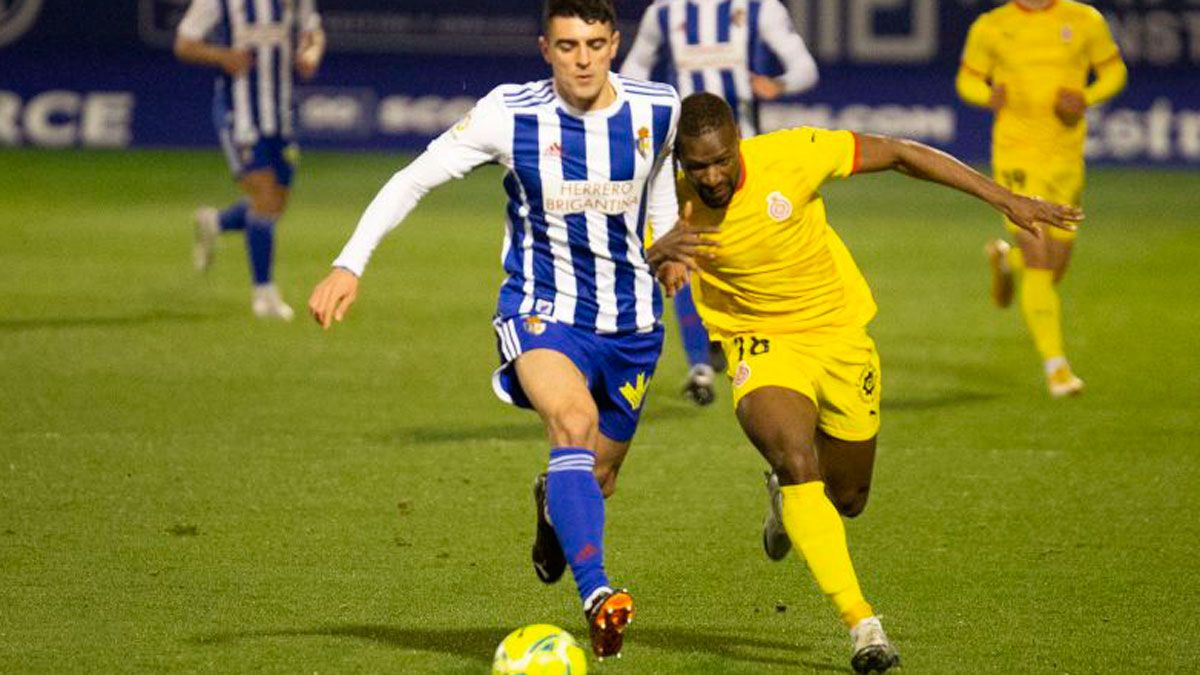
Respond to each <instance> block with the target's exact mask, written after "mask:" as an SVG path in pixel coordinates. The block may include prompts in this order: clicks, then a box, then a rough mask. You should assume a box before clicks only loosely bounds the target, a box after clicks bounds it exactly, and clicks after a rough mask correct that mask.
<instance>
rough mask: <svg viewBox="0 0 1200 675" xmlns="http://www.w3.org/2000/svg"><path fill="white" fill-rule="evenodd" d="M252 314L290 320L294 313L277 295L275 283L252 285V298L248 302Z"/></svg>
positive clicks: (263, 317) (277, 290)
mask: <svg viewBox="0 0 1200 675" xmlns="http://www.w3.org/2000/svg"><path fill="white" fill-rule="evenodd" d="M250 308H251V309H252V310H254V316H257V317H258V318H260V319H281V320H283V321H291V320H292V318H293V317H295V316H296V313H295V312H293V311H292V308H291V307H289V306H288V304H287V303H286V302H284V301H283V298H282V297H280V295H279V289H278V288H276V287H275V284H262V285H261V286H255V287H254V298H253V300H252V301H251V303H250Z"/></svg>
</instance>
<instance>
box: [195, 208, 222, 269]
mask: <svg viewBox="0 0 1200 675" xmlns="http://www.w3.org/2000/svg"><path fill="white" fill-rule="evenodd" d="M220 219H221V213H220V211H217V210H216V209H214V208H213V207H211V206H202V207H200V208H198V209H196V212H195V213H193V214H192V221H193V222H194V223H195V226H196V227H195V230H196V240H195V242H194V243H193V244H192V266H193V267H195V268H196V271H197V272H205V271H207V270H208V268H209V267H212V264H213V258H215V257H216V256H217V236H218V235H220V234H221V222H220Z"/></svg>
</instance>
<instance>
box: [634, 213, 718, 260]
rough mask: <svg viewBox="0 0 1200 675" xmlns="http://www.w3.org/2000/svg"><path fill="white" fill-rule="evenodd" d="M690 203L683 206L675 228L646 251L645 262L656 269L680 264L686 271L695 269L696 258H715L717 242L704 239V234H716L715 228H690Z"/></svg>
mask: <svg viewBox="0 0 1200 675" xmlns="http://www.w3.org/2000/svg"><path fill="white" fill-rule="evenodd" d="M692 210H693V208H692V202H691V201H690V200H689V201H687V202H686V203H684V205H683V213H682V214H680V217H679V220H677V221H676V222H675V228H674V229H672V230H671V231H670V232H668V233H666V234H664V235H663V236H662V237H661V238H659V239H657V240H655V242H654V244H653V245H652V246H650V248H649V249H648V250H647V251H646V260H647V262H649V263H650V266H651V267H654V268H657V267H659V266H660V265H662V264H663V263H665V262H668V261H673V262H677V263H682V264H683V265H684V266H685V267H686V268H687V269H692V270H694V269H696V268H697V266H698V265H697V263H696V259H697V258H704V259H707V260H712V259H713V258H715V257H716V252H715V250H714V249H715V248H716V247H717V242H715V241H713V240H711V239H708V238H706V237H705V236H704V235H706V234H715V233H716V232H718V229H717V228H716V227H693V226H692V221H691V218H692Z"/></svg>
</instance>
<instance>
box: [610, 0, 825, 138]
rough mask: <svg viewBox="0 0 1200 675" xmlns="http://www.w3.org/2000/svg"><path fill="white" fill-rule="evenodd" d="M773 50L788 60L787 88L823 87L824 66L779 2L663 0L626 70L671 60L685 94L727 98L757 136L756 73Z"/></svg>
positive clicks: (631, 72) (635, 73)
mask: <svg viewBox="0 0 1200 675" xmlns="http://www.w3.org/2000/svg"><path fill="white" fill-rule="evenodd" d="M768 50H769V51H768ZM768 53H770V54H773V55H774V56H776V57H777V58H778V59H779V61H780V62H781V63H782V64H783V67H784V70H783V73H782V75H780V76H779V79H780V80H781V83H782V84H783V89H784V92H785V93H789V94H794V93H797V92H800V91H804V90H805V89H808V88H810V87H812V86H813V85H814V84H816V82H817V64H816V62H815V61H814V60H813V57H812V55H811V54H809V52H808V48H807V47H806V46H805V45H804V40H803V39H802V38H801V37H800V35H799V34H798V33H796V29H795V27H794V26H793V25H792V19H791V16H790V15H789V14H788V11H787V9H786V8H785V7H784V6H783V5H782V4H781V3H780V2H779V0H656V1H655V2H654V4H652V5H651V6H650V7H649V9H647V10H646V13H645V15H644V16H643V17H642V23H641V26H640V27H639V28H638V34H637V39H636V40H635V41H634V43H633V47H632V48H631V49H630V50H629V54H628V55H627V56H626V57H625V62H624V63H623V64H622V65H621V74H623V75H628V76H631V77H638V78H643V79H645V78H649V77H650V76H651V72H652V71H653V70H654V69H655V66H656V64H666V66H667V69H666V70H667V81H668V82H671V83H673V84H675V86H676V87H677V88H678V89H679V94H680V96H683V97H687V96H688V95H690V94H693V93H695V92H699V91H703V92H709V93H712V94H716V95H717V96H721V97H723V98H724V99H725V101H726V102H727V103H729V106H730V107H731V108H733V114H734V118H735V119H736V120H737V121H738V125H739V127H740V128H741V131H742V136H743V137H746V138H749V137H750V136H753V135H755V134H757V133H758V132H759V129H758V107H757V103H756V101H755V98H754V92H753V90H752V89H751V88H750V76H751V74H752V73H754V72H757V71H758V69H759V68H760V62H761V61H762V60H763V59H764V57H765V55H766V54H768Z"/></svg>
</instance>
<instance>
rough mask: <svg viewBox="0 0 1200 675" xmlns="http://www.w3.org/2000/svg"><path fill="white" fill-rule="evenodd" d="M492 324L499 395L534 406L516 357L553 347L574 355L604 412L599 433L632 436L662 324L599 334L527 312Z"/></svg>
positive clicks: (619, 438)
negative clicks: (515, 363)
mask: <svg viewBox="0 0 1200 675" xmlns="http://www.w3.org/2000/svg"><path fill="white" fill-rule="evenodd" d="M493 325H494V326H495V328H496V347H497V349H498V350H499V352H500V368H498V369H497V370H496V373H495V374H494V375H493V376H492V388H493V389H494V390H495V392H496V396H498V397H499V398H500V400H502V401H504V402H505V403H511V404H513V405H515V406H518V407H521V408H532V407H533V406H532V405H531V404H530V403H529V399H528V398H526V396H525V392H524V391H523V390H522V389H521V383H520V381H519V380H518V379H517V372H516V368H514V367H513V365H512V362H513V361H515V360H516V358H517V357H518V356H520V355H521V354H523V353H524V352H527V351H529V350H531V349H551V350H553V351H556V352H558V353H560V354H562V355H563V356H566V357H567V358H569V359H571V362H572V363H574V364H575V367H577V368H579V371H580V372H581V373H583V376H584V378H586V379H587V384H588V388H589V389H590V390H591V392H592V399H594V400H595V401H596V408H597V409H599V411H600V433H602V434H604V435H605V436H607V437H608V438H611V439H612V440H614V441H619V442H625V441H628V440H630V439H632V438H633V432H634V431H636V430H637V424H638V418H639V417H641V414H642V405H643V404H644V403H645V396H646V390H647V389H648V387H649V384H650V378H651V377H653V376H654V368H655V366H656V365H658V356H659V354H661V353H662V344H663V330H662V328H661V327H659V328H655V329H654V330H653V331H651V332H649V333H622V334H620V335H597V334H595V333H593V332H591V331H586V330H581V329H579V328H575V327H574V326H568V325H566V324H561V323H557V322H555V321H554V320H553V319H551V318H548V317H544V316H538V315H528V314H523V315H520V316H515V317H498V318H497V319H496V320H495V321H494V322H493Z"/></svg>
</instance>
